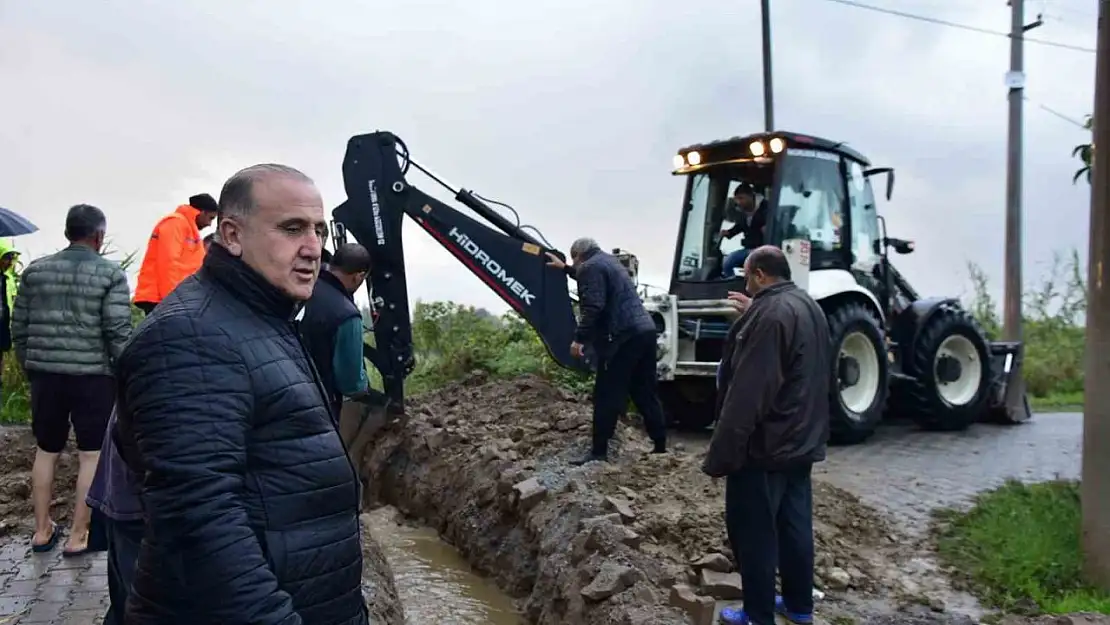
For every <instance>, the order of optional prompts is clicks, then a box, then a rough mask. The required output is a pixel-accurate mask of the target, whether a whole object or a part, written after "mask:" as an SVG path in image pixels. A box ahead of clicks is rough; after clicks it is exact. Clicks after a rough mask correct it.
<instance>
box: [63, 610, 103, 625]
mask: <svg viewBox="0 0 1110 625" xmlns="http://www.w3.org/2000/svg"><path fill="white" fill-rule="evenodd" d="M103 619H104V610H102V609H96V610H66V611H65V612H62V619H61V620H60V621H55V622H56V623H57V625H92V624H93V623H101V622H103Z"/></svg>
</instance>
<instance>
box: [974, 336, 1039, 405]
mask: <svg viewBox="0 0 1110 625" xmlns="http://www.w3.org/2000/svg"><path fill="white" fill-rule="evenodd" d="M990 353H991V363H990V364H991V368H990V370H991V385H990V390H989V393H990V400H989V402H988V404H987V414H986V415H985V417H986V419H985V420H988V421H993V422H995V423H1022V422H1025V421H1028V420H1029V419H1031V418H1032V417H1033V411H1032V410H1031V409H1030V408H1029V397H1028V396H1027V395H1026V394H1025V380H1024V379H1023V378H1022V375H1021V373H1022V369H1023V363H1024V361H1025V345H1024V344H1022V343H1020V342H1016V341H996V342H992V343H991V344H990Z"/></svg>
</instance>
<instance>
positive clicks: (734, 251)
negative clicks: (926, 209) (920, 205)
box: [670, 133, 893, 300]
mask: <svg viewBox="0 0 1110 625" xmlns="http://www.w3.org/2000/svg"><path fill="white" fill-rule="evenodd" d="M674 165H675V168H674V172H673V173H674V174H675V175H680V176H685V177H686V194H685V200H684V202H683V212H682V218H681V222H680V225H679V234H678V241H677V244H676V254H675V260H674V266H673V271H672V275H671V289H670V290H671V292H672V293H674V294H676V295H677V296H678V298H679V299H680V300H707V299H719V298H723V297H725V295H726V294H727V292H728V291H738V290H742V287H743V284H744V281H743V270H742V266H743V262H742V259H743V257H744V256H745V255H746V251H745V250H750V249H752V248H754V247H757V246H758V245H760V244H769V245H775V246H779V247H784V243H786V242H787V241H804V242H806V243H807V244H808V245H805V246H804V247H805V248H806V251H807V252H808V253H807V254H804V256H808V266H809V269H810V270H811V271H818V270H821V269H841V270H846V271H850V272H851V273H852V274H854V275H855V276H856V277H857V280H859V281H860V282H864V281H866V280H870V279H874V278H875V275H876V272H875V268H876V266H877V265H878V263H879V260H880V256H881V252H882V249H881V247H882V245H881V243H880V241H881V235H880V227H879V217H878V212H877V211H876V206H875V197H874V192H873V191H872V188H871V180H870V178H871V177H872V176H873V175H874V174H878V173H886V174H888V184H887V191H888V196H889V193H890V191H891V186H892V183H893V172H892V171H891V170H890V169H869V168H868V166H869V163H868V161H867V159H865V158H864V157H863V156H862V155H860V154H859V153H857V152H855V151H854V150H851V149H849V148H847V147H845V146H843V145H842V144H839V143H834V142H831V141H827V140H824V139H818V138H815V137H809V136H805V135H799V134H796V133H774V134H759V135H752V136H748V137H734V138H732V139H727V140H723V141H715V142H712V143H707V144H698V145H693V146H689V147H687V148H683V149H682V150H679V152H678V154H677V155H676V156H675V157H674ZM784 249H785V248H784ZM868 286H870V285H868ZM875 286H878V285H875Z"/></svg>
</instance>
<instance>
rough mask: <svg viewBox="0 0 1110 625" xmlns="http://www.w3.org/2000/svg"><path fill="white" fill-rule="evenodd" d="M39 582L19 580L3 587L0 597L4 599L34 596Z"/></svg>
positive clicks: (35, 580)
mask: <svg viewBox="0 0 1110 625" xmlns="http://www.w3.org/2000/svg"><path fill="white" fill-rule="evenodd" d="M39 584H40V581H39V580H37V579H27V580H19V581H15V582H11V583H9V584H8V585H7V586H5V587H4V590H3V592H0V595H2V596H4V597H23V596H28V595H34V594H35V591H36V590H37V589H38V587H39Z"/></svg>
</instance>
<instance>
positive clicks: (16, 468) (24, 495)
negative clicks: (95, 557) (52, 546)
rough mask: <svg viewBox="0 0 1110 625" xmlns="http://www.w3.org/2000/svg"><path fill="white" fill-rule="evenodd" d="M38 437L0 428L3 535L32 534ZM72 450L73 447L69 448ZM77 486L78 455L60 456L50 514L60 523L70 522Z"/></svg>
mask: <svg viewBox="0 0 1110 625" xmlns="http://www.w3.org/2000/svg"><path fill="white" fill-rule="evenodd" d="M35 449H36V446H35V438H34V436H32V435H31V430H30V428H27V427H17V426H6V427H4V428H3V429H0V450H3V454H2V456H0V536H6V535H8V534H10V533H12V532H13V531H17V530H18V531H31V530H32V529H33V527H34V522H33V521H34V511H33V510H32V507H31V467H32V466H33V465H34V462H35ZM70 449H73V445H72V444H71V445H70ZM76 487H77V456H76V455H74V454H73V453H72V452H70V451H65V452H62V454H61V455H60V456H59V457H58V464H57V468H56V469H55V472H54V500H53V502H52V505H51V513H52V514H53V516H54V520H55V521H57V522H58V523H60V524H63V525H64V524H65V523H68V522H69V519H70V516H71V515H72V513H73V491H74V489H75V488H76Z"/></svg>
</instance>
